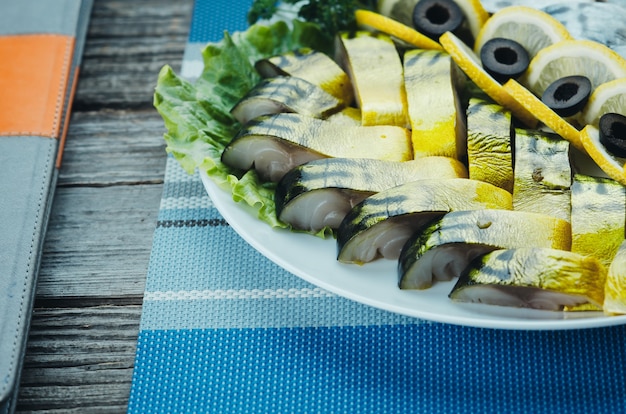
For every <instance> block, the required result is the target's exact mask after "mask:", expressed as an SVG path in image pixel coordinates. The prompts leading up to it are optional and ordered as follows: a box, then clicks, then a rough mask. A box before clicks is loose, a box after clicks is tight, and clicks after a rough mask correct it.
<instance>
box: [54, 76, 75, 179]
mask: <svg viewBox="0 0 626 414" xmlns="http://www.w3.org/2000/svg"><path fill="white" fill-rule="evenodd" d="M79 74H80V67H77V68H76V69H75V70H74V79H73V80H72V86H71V87H72V89H71V90H70V94H69V97H68V100H67V110H66V111H65V113H66V115H65V119H64V120H63V129H62V130H61V136H60V140H59V152H58V153H57V161H56V164H55V166H56V168H57V169H59V168H61V160H62V159H63V150H64V149H65V140H66V138H67V131H68V129H69V126H70V118H71V117H72V103H74V94H75V93H76V85H78V75H79Z"/></svg>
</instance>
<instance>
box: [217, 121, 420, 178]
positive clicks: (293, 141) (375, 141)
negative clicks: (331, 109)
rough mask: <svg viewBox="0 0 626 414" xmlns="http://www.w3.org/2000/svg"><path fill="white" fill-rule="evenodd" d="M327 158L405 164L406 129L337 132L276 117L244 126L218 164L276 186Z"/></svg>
mask: <svg viewBox="0 0 626 414" xmlns="http://www.w3.org/2000/svg"><path fill="white" fill-rule="evenodd" d="M329 157H338V158H374V159H382V160H390V161H407V160H410V159H412V158H413V151H412V148H411V142H410V136H409V132H408V130H407V129H405V128H401V127H397V126H391V125H379V126H369V127H365V126H342V127H337V125H336V124H335V123H334V122H329V121H324V120H321V119H317V118H312V117H308V116H304V115H299V114H288V113H281V114H276V115H269V116H261V117H259V118H255V119H254V120H252V121H250V122H248V124H246V125H245V126H244V127H243V128H242V129H241V130H240V131H239V132H238V133H237V135H236V136H235V137H234V138H233V140H232V141H231V142H230V143H229V144H228V145H227V146H226V147H225V148H224V151H223V152H222V158H221V159H222V162H223V163H224V164H226V165H228V166H229V167H232V168H236V169H239V170H244V171H247V170H250V169H252V168H254V169H255V170H256V171H257V172H258V173H259V175H260V177H261V178H262V179H264V180H269V181H279V180H280V179H281V178H282V177H283V175H285V173H286V172H287V171H289V170H291V169H292V168H294V167H296V166H298V165H300V164H303V163H305V162H308V161H312V160H316V159H321V158H329Z"/></svg>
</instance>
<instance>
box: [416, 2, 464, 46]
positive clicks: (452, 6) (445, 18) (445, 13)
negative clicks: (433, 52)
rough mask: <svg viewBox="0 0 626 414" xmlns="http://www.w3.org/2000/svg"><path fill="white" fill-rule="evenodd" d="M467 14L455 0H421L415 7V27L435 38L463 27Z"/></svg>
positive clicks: (437, 38)
mask: <svg viewBox="0 0 626 414" xmlns="http://www.w3.org/2000/svg"><path fill="white" fill-rule="evenodd" d="M464 20H465V15H464V14H463V11H462V10H461V8H460V7H459V6H458V5H457V4H456V3H455V2H454V1H453V0H419V1H418V2H417V4H416V5H415V8H413V27H415V30H417V31H418V32H420V33H422V34H423V35H425V36H428V37H430V38H431V39H433V40H439V36H441V35H442V34H444V33H445V32H454V31H455V30H456V29H458V28H459V27H461V25H462V24H463V21H464Z"/></svg>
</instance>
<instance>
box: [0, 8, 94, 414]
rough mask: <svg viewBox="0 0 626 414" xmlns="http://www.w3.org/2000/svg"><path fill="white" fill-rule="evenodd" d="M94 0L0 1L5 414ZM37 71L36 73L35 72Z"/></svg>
mask: <svg viewBox="0 0 626 414" xmlns="http://www.w3.org/2000/svg"><path fill="white" fill-rule="evenodd" d="M91 6H92V0H82V1H81V0H20V1H15V0H0V58H2V59H3V63H2V65H3V66H4V68H2V69H0V76H2V78H3V79H2V80H0V88H1V89H2V90H3V93H2V94H0V110H2V113H3V114H2V115H0V414H5V413H11V412H13V411H15V407H16V403H17V395H18V388H19V381H20V372H21V369H22V365H23V359H24V352H25V349H26V342H27V338H28V330H29V327H30V318H31V314H32V308H33V301H34V296H35V288H36V282H37V275H38V271H39V264H40V260H41V251H42V245H43V240H44V236H45V233H46V226H47V223H48V216H49V211H50V207H51V205H52V198H53V194H54V190H55V187H56V177H57V172H58V168H59V166H60V161H61V152H62V148H63V144H64V138H65V134H66V133H67V125H68V122H69V115H70V112H71V109H70V108H71V102H72V99H73V95H74V89H75V85H76V81H77V79H78V78H77V77H78V70H79V67H80V62H81V57H82V51H83V45H84V40H85V37H86V32H87V24H88V21H89V15H90V13H91ZM29 42H35V43H34V44H42V45H43V44H47V43H48V42H49V43H50V44H51V45H59V48H58V53H56V52H55V51H50V50H47V51H46V49H45V48H44V47H43V46H42V48H41V50H42V51H43V53H41V54H40V55H37V53H38V52H37V50H33V49H32V48H29V47H28V45H30V44H33V43H29ZM37 42H39V43H37ZM55 50H56V49H55ZM55 53H56V54H57V55H58V56H56V57H55ZM29 54H30V55H29ZM51 58H52V59H51ZM50 60H52V61H50ZM32 61H35V62H37V66H39V65H41V66H40V67H37V68H35V69H36V70H33V67H32V66H33V65H31V64H28V63H25V62H32ZM25 64H26V65H28V67H24V66H25ZM50 68H53V69H55V70H48V69H50ZM56 69H58V70H56ZM37 70H40V71H41V75H42V76H37V75H36V72H37ZM33 73H35V77H36V78H33V79H31V78H32V77H33ZM33 81H34V82H33ZM37 82H48V83H49V84H50V87H49V88H48V89H46V88H39V89H40V90H41V95H34V99H33V95H32V93H33V91H28V90H27V89H28V88H29V87H32V85H38V84H37ZM38 87H39V86H38ZM35 93H36V92H35ZM29 94H30V95H29ZM7 108H9V113H8V114H7V110H6V109H7ZM46 108H47V109H46ZM2 117H4V119H2Z"/></svg>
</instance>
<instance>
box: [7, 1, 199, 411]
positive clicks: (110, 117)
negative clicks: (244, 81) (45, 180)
mask: <svg viewBox="0 0 626 414" xmlns="http://www.w3.org/2000/svg"><path fill="white" fill-rule="evenodd" d="M192 7H193V0H185V1H176V2H171V1H169V0H132V1H128V0H124V1H121V0H117V1H116V0H95V3H94V7H93V10H92V16H91V21H90V26H89V32H88V36H87V42H86V45H85V50H84V55H83V64H82V66H81V73H80V78H79V83H78V89H77V95H76V97H75V101H74V107H73V113H72V118H71V123H70V130H69V134H68V140H67V144H66V148H65V154H64V158H63V165H62V168H61V171H60V174H59V181H58V187H57V191H56V194H55V198H54V204H53V206H52V211H51V216H50V221H49V226H48V232H47V236H46V240H45V244H44V253H43V258H42V263H41V270H40V276H39V284H38V290H37V298H36V307H35V309H34V314H33V319H32V323H31V330H30V335H29V341H28V345H27V353H26V357H25V362H24V369H23V372H22V381H21V386H20V394H19V400H18V407H17V412H18V413H24V412H28V413H35V412H46V413H122V412H125V411H126V406H127V403H128V397H129V392H130V386H131V380H132V371H133V365H134V358H135V349H136V340H137V334H138V330H139V322H140V317H141V300H142V296H143V290H144V285H145V277H146V273H147V269H148V262H149V257H150V250H151V247H152V236H153V233H154V229H155V226H156V218H157V214H158V207H159V202H160V197H161V192H162V188H163V185H162V182H163V172H164V168H165V152H164V142H163V139H162V135H163V132H164V127H163V122H162V120H161V119H160V117H159V116H158V114H157V113H156V111H155V110H154V108H153V107H152V94H153V90H154V85H155V84H156V76H157V74H158V71H159V69H160V68H161V67H162V66H163V65H164V64H170V65H171V66H172V67H174V69H175V70H179V68H180V62H181V60H182V57H183V50H184V45H185V43H186V40H187V35H188V31H189V22H190V18H191V11H192Z"/></svg>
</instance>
